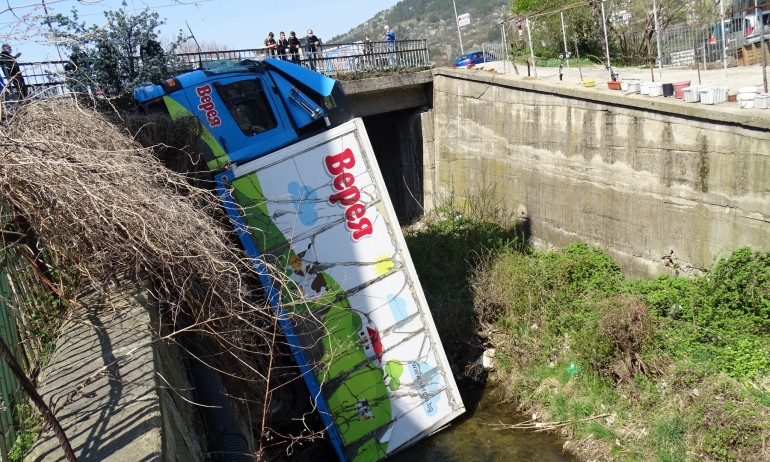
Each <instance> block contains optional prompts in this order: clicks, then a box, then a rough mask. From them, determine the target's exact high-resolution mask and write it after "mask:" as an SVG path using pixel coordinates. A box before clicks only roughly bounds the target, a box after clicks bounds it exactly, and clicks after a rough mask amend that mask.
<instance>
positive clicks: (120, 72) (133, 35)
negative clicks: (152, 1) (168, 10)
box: [50, 2, 184, 105]
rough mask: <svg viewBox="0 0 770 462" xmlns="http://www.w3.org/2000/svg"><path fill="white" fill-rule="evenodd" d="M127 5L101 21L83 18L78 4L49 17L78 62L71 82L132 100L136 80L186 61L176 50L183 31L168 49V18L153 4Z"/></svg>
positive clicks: (168, 71)
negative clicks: (163, 29) (132, 8)
mask: <svg viewBox="0 0 770 462" xmlns="http://www.w3.org/2000/svg"><path fill="white" fill-rule="evenodd" d="M126 6H127V5H126V3H125V2H123V6H122V8H120V9H118V10H116V11H106V12H105V13H104V16H105V18H106V19H107V22H106V24H105V25H101V26H96V25H92V26H88V25H86V23H85V22H80V21H79V17H78V12H77V10H76V9H73V10H72V13H71V16H65V15H62V14H58V15H55V16H53V17H51V18H50V22H51V24H52V25H53V26H54V31H55V34H56V37H55V39H56V40H57V41H59V42H60V43H63V44H64V46H65V47H66V48H68V49H69V51H70V60H71V61H72V62H73V63H74V64H75V70H74V71H73V72H71V73H70V75H69V80H70V83H71V85H72V86H74V88H75V89H76V90H85V89H86V88H90V90H91V91H95V92H97V93H99V92H101V93H102V94H103V95H105V96H108V97H110V98H114V102H115V103H117V104H119V105H129V104H130V93H131V91H132V90H133V88H134V87H135V86H137V85H139V84H142V83H145V82H157V81H159V80H161V79H163V78H166V77H168V76H169V74H172V73H174V72H178V71H180V70H182V68H183V66H184V64H183V63H182V62H181V61H180V60H178V58H177V57H176V55H175V53H174V52H175V50H176V47H177V46H178V45H179V44H180V43H182V42H183V40H184V39H183V37H182V34H181V31H180V34H179V36H178V37H177V39H176V41H174V42H172V43H170V44H169V46H168V47H169V49H168V50H163V47H162V46H161V45H160V43H159V41H158V33H157V29H158V28H159V27H160V26H161V25H163V24H164V23H165V21H163V20H161V19H160V16H159V15H158V13H156V12H152V11H150V10H149V9H145V10H142V11H140V12H139V13H138V14H136V15H131V14H129V13H127V12H126V11H125V8H126Z"/></svg>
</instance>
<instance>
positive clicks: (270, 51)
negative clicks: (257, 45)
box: [265, 32, 278, 56]
mask: <svg viewBox="0 0 770 462" xmlns="http://www.w3.org/2000/svg"><path fill="white" fill-rule="evenodd" d="M277 47H278V44H277V43H275V35H273V33H272V32H270V33H269V34H267V38H266V39H265V48H267V55H268V56H275V49H276V48H277Z"/></svg>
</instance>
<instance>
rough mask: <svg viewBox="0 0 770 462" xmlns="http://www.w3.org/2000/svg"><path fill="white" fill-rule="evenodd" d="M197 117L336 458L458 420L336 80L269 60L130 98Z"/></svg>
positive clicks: (365, 142)
mask: <svg viewBox="0 0 770 462" xmlns="http://www.w3.org/2000/svg"><path fill="white" fill-rule="evenodd" d="M134 96H135V98H136V101H137V102H138V103H139V104H141V105H142V106H143V107H144V108H145V109H146V110H147V111H148V112H158V111H161V112H164V113H167V114H168V115H169V116H170V117H172V118H180V117H195V118H197V119H198V121H199V122H200V125H201V133H202V135H201V142H202V145H203V149H204V151H205V158H206V162H207V164H208V167H209V169H210V170H211V171H212V174H213V178H214V180H215V181H216V190H217V194H218V196H219V198H220V200H221V203H222V205H223V207H224V208H225V210H226V211H227V213H228V215H229V218H230V220H231V222H232V224H233V226H234V227H235V229H236V231H237V234H238V236H239V238H240V241H241V243H242V245H243V247H244V249H245V250H246V252H247V253H248V255H249V256H250V258H251V259H252V262H253V264H254V266H255V269H256V270H257V272H258V274H259V276H260V279H261V282H262V284H263V285H264V288H265V290H266V293H267V295H268V297H269V300H270V303H271V305H272V307H273V309H274V310H275V312H276V314H277V315H278V318H279V323H280V325H281V328H282V330H283V332H284V334H285V336H286V339H287V341H288V343H289V344H290V346H291V350H292V354H293V356H294V359H295V360H296V362H297V365H298V366H299V369H300V371H301V373H302V376H303V377H304V380H305V383H306V385H307V388H308V390H309V391H310V396H311V397H312V399H313V400H314V404H315V406H316V409H317V410H318V412H319V413H320V416H321V418H322V419H323V422H324V424H325V426H326V429H327V431H328V435H329V438H330V440H331V442H332V443H333V445H334V447H335V450H336V452H337V454H338V456H339V458H340V460H343V461H375V460H379V459H382V458H384V457H387V456H388V455H390V454H392V453H393V452H395V451H397V450H399V449H402V448H404V447H406V446H408V445H410V444H413V443H414V442H416V441H418V440H420V439H421V438H424V437H425V436H427V435H429V434H431V433H433V432H435V431H437V430H438V429H440V428H441V427H443V426H444V425H446V424H447V423H448V422H449V421H451V420H452V419H454V418H455V417H457V416H458V415H460V414H462V413H463V412H464V407H463V403H462V400H461V398H460V395H459V393H458V390H457V386H456V384H455V381H454V378H453V376H452V373H451V371H450V367H449V364H448V362H447V358H446V355H445V353H444V350H443V347H442V345H441V341H440V340H439V337H438V335H437V333H436V328H435V325H434V323H433V320H432V318H431V315H430V311H429V309H428V306H427V304H426V301H425V297H424V295H423V291H422V288H421V286H420V282H419V280H418V279H417V276H416V274H415V270H414V266H413V264H412V261H411V258H410V256H409V252H408V251H407V248H406V245H405V243H404V238H403V235H402V234H401V230H400V227H399V223H398V221H397V219H396V215H395V212H394V210H393V206H392V204H391V201H390V199H389V197H388V193H387V191H386V189H385V186H384V182H383V179H382V177H381V175H380V171H379V168H378V166H377V161H376V159H375V156H374V152H373V150H372V147H371V145H370V143H369V139H368V137H367V134H366V130H365V128H364V124H363V122H362V121H361V119H356V118H353V117H352V114H351V112H350V110H349V108H348V106H347V104H346V102H345V96H344V94H343V92H342V91H341V89H340V86H339V84H338V83H337V82H335V81H334V80H332V79H330V78H328V77H325V76H323V75H321V74H318V73H316V72H312V71H309V70H307V69H305V68H303V67H300V66H296V65H294V64H291V63H288V62H285V61H281V60H275V59H265V60H261V61H245V62H241V63H239V64H238V65H236V66H233V67H228V68H223V69H216V70H198V71H193V72H189V73H186V74H183V75H179V76H176V77H174V78H170V79H168V80H166V81H165V82H162V83H161V84H158V85H155V84H147V85H143V86H140V87H138V88H136V89H135V90H134Z"/></svg>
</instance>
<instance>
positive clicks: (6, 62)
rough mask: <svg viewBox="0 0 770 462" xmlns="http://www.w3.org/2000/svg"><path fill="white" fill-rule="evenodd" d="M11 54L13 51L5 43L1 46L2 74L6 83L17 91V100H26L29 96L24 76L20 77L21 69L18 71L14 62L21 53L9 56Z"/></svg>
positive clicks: (0, 63) (17, 65) (17, 66)
mask: <svg viewBox="0 0 770 462" xmlns="http://www.w3.org/2000/svg"><path fill="white" fill-rule="evenodd" d="M12 52H13V50H12V49H11V46H10V45H8V44H7V43H5V44H3V51H2V52H0V65H1V66H2V68H3V73H5V78H6V79H7V80H8V83H9V84H10V85H12V86H14V87H16V89H17V90H18V92H19V98H26V97H27V96H29V95H28V93H27V85H26V84H25V83H24V76H22V75H21V69H19V64H18V63H17V62H16V59H17V58H18V57H19V56H21V53H16V54H15V55H13V54H11V53H12Z"/></svg>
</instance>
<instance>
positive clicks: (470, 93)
mask: <svg viewBox="0 0 770 462" xmlns="http://www.w3.org/2000/svg"><path fill="white" fill-rule="evenodd" d="M733 106H735V107H736V109H737V105H733ZM429 125H430V126H429ZM423 127H424V129H423V133H424V143H425V145H424V152H425V157H424V159H425V161H424V163H425V176H426V178H425V185H426V191H425V195H426V197H425V200H426V205H427V206H428V208H430V206H431V205H435V203H436V202H437V201H439V200H440V198H441V197H442V196H446V195H449V194H453V195H455V196H458V197H461V198H463V197H464V198H468V199H469V198H473V199H474V200H479V199H480V196H479V195H480V193H481V192H482V191H487V195H488V196H489V195H490V193H489V191H490V190H494V192H493V193H492V194H491V196H492V197H481V199H482V200H497V201H500V202H501V203H504V204H505V205H506V206H507V207H508V208H510V209H511V210H516V209H517V207H518V208H520V209H522V208H526V210H527V212H528V214H529V219H530V222H531V230H532V238H533V240H534V243H550V244H554V245H563V244H565V243H568V242H570V241H575V240H582V241H585V242H588V243H589V244H592V245H597V246H600V247H602V248H604V249H606V250H607V251H609V252H610V254H612V256H613V257H614V258H616V260H617V261H618V262H619V263H620V264H621V266H622V267H623V269H624V270H625V272H626V274H627V275H629V276H642V275H652V274H656V273H660V272H664V271H667V270H669V269H670V268H671V265H670V261H671V260H673V262H675V263H676V264H677V265H678V266H680V267H681V268H682V269H684V270H688V269H690V270H699V269H703V268H707V267H709V266H710V265H711V264H712V263H713V262H714V261H715V259H717V258H718V257H722V256H727V255H728V254H729V252H730V251H731V250H732V249H735V248H737V247H740V246H752V247H754V248H757V249H764V250H768V249H770V111H761V110H744V111H743V112H740V110H739V109H738V110H737V111H736V110H732V112H730V110H729V109H728V110H723V109H721V108H720V107H719V106H712V107H708V106H704V105H700V104H685V103H683V102H680V101H670V100H668V99H663V98H656V99H652V98H643V97H638V96H637V97H633V96H624V95H623V94H622V93H620V92H601V91H598V90H596V89H586V88H582V87H575V86H574V85H572V86H566V85H559V84H558V83H557V84H553V83H544V82H539V81H534V80H527V79H512V78H510V77H506V76H501V75H497V74H494V73H487V72H468V71H454V70H451V69H440V70H436V71H434V100H433V111H432V113H431V114H428V115H425V116H424V120H423ZM672 251H673V254H672ZM666 255H671V259H668V258H664V256H666ZM667 265H669V266H667Z"/></svg>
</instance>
